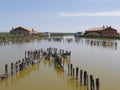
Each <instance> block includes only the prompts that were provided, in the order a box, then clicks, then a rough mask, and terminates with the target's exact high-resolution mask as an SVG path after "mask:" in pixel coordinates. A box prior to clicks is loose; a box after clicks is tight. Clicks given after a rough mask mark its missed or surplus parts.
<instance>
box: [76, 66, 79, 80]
mask: <svg viewBox="0 0 120 90" xmlns="http://www.w3.org/2000/svg"><path fill="white" fill-rule="evenodd" d="M78 72H79V68H78V67H76V80H77V79H78Z"/></svg>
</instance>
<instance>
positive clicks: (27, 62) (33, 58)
mask: <svg viewBox="0 0 120 90" xmlns="http://www.w3.org/2000/svg"><path fill="white" fill-rule="evenodd" d="M26 54H28V55H26ZM40 57H41V55H40V52H39V51H37V50H35V51H28V52H26V51H25V58H24V59H22V61H21V60H18V61H17V62H15V63H11V67H10V70H11V72H8V64H5V73H4V74H2V75H0V80H2V79H4V78H7V77H9V76H10V75H12V74H14V73H17V72H19V71H21V70H24V69H26V68H28V67H29V66H31V65H33V64H35V63H38V62H39V60H38V59H40Z"/></svg>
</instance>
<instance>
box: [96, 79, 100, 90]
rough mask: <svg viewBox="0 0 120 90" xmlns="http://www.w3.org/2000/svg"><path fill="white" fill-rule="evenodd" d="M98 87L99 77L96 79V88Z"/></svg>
mask: <svg viewBox="0 0 120 90" xmlns="http://www.w3.org/2000/svg"><path fill="white" fill-rule="evenodd" d="M99 87H100V82H99V78H97V79H96V90H99Z"/></svg>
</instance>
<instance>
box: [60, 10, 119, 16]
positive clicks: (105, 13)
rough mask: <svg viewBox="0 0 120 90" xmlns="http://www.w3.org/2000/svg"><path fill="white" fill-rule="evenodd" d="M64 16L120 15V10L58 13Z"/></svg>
mask: <svg viewBox="0 0 120 90" xmlns="http://www.w3.org/2000/svg"><path fill="white" fill-rule="evenodd" d="M58 16H62V17H79V16H120V11H110V12H94V13H86V12H85V13H58Z"/></svg>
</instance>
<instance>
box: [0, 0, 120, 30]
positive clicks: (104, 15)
mask: <svg viewBox="0 0 120 90" xmlns="http://www.w3.org/2000/svg"><path fill="white" fill-rule="evenodd" d="M103 25H108V26H109V25H111V26H112V27H113V28H115V29H117V30H119V32H120V0H0V32H8V31H9V30H10V29H11V28H12V27H18V26H23V27H29V28H34V29H36V30H37V31H42V32H78V31H83V32H84V31H85V30H86V29H88V28H93V27H101V26H103Z"/></svg>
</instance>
